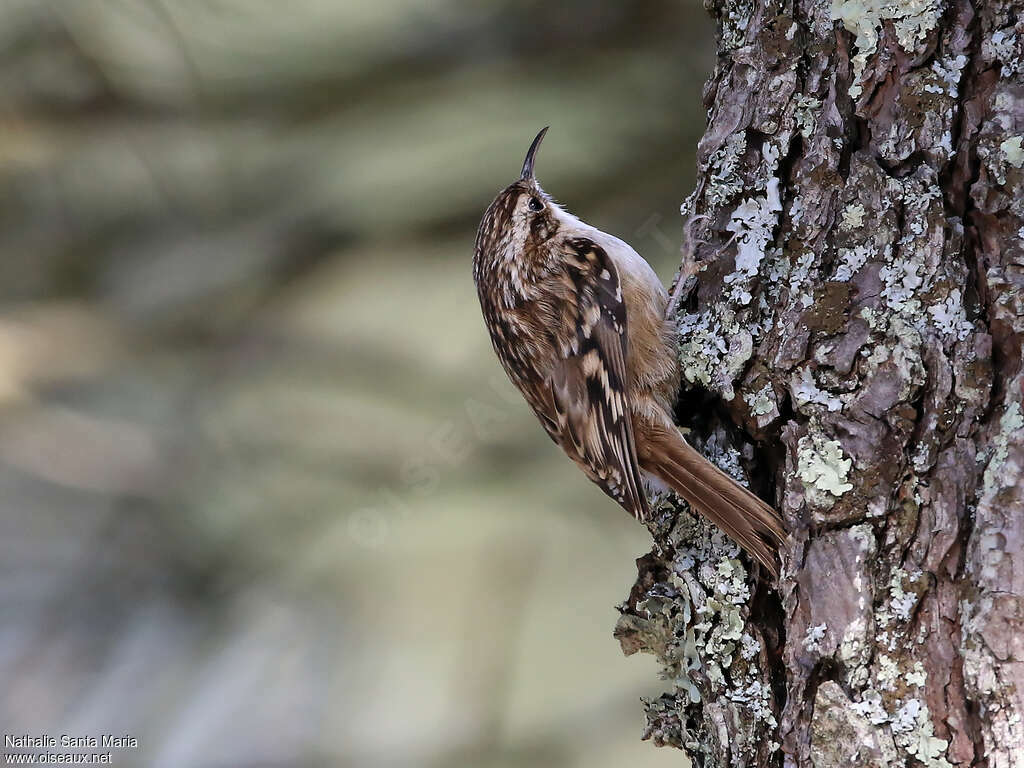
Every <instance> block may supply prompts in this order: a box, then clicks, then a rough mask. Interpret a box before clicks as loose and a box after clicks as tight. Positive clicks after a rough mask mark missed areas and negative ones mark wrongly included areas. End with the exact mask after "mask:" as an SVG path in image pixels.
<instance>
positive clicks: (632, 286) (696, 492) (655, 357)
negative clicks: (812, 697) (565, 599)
mask: <svg viewBox="0 0 1024 768" xmlns="http://www.w3.org/2000/svg"><path fill="white" fill-rule="evenodd" d="M546 132H547V128H545V129H544V130H542V131H541V132H540V133H539V134H537V138H535V139H534V140H533V144H531V145H530V149H529V151H528V152H527V153H526V160H525V162H524V163H523V171H522V175H521V176H520V177H519V179H517V180H516V181H515V182H513V183H512V184H510V185H509V186H508V187H506V188H505V189H504V190H503V191H502V192H501V193H500V194H499V195H498V196H497V197H496V198H495V199H494V202H492V203H491V205H490V206H489V207H488V208H487V211H486V213H484V217H483V220H482V221H481V222H480V229H479V230H478V232H477V237H476V250H475V253H474V257H473V278H474V280H475V282H476V287H477V293H478V294H479V296H480V306H481V308H482V309H483V315H484V322H485V323H486V324H487V330H488V331H489V332H490V335H491V342H492V343H493V345H494V351H495V352H496V353H497V355H498V359H499V360H500V361H501V364H502V366H503V367H504V368H505V371H506V373H508V375H509V378H510V379H511V380H512V383H513V384H515V385H516V387H517V388H518V389H519V391H520V392H522V394H523V397H525V398H526V402H527V403H529V405H530V407H531V408H532V409H533V411H534V413H536V414H537V417H538V418H539V419H540V423H541V424H542V425H543V427H544V429H545V430H546V431H547V433H548V435H549V436H550V437H551V439H552V440H554V441H555V443H557V444H558V445H559V446H561V448H562V450H564V451H565V452H566V454H568V456H569V458H571V459H572V460H573V461H575V462H576V463H577V464H578V465H579V466H580V468H581V469H582V470H583V471H584V472H585V473H586V474H587V477H589V478H590V479H591V480H593V481H594V482H595V483H597V485H598V486H599V487H600V488H601V490H603V491H604V492H605V493H606V494H608V495H609V496H611V497H612V498H613V499H615V501H617V502H618V503H619V504H621V505H622V506H623V507H624V508H625V509H626V511H628V512H629V513H630V514H632V515H633V516H635V517H637V518H638V519H639V520H641V521H646V520H647V518H648V516H649V514H650V507H649V505H648V500H647V495H646V493H645V487H644V479H646V480H647V481H648V482H649V483H650V484H652V485H654V486H658V485H660V484H664V485H667V486H669V487H670V488H672V489H673V490H674V491H675V492H676V493H677V494H679V495H680V496H681V497H682V498H684V499H686V501H688V502H689V503H690V505H691V506H692V507H694V508H695V509H696V510H698V511H699V512H700V513H702V514H703V515H705V516H706V517H707V518H708V519H709V520H711V521H712V522H713V523H714V524H715V525H717V526H718V527H719V528H721V529H722V530H723V531H725V532H726V533H727V534H729V536H731V537H732V538H733V539H734V540H735V541H736V542H737V543H738V544H740V545H741V546H742V547H743V548H744V549H745V550H746V551H747V552H748V553H750V554H751V555H752V556H753V557H755V558H757V560H758V562H760V563H761V564H762V565H763V566H764V567H765V568H767V569H768V571H769V572H771V574H772V575H773V576H774V577H777V576H778V566H777V564H776V561H775V552H776V551H777V549H778V547H779V545H780V544H781V543H782V541H783V539H784V537H785V531H784V529H783V525H782V520H781V518H780V517H779V515H778V513H776V512H775V510H774V509H772V508H771V507H770V506H768V505H767V504H765V503H764V502H763V501H762V500H761V499H759V498H757V496H755V495H754V494H753V493H751V492H750V491H748V490H747V489H746V488H743V487H742V486H740V485H738V484H737V483H736V482H734V481H733V480H732V479H731V478H730V477H729V476H727V475H726V474H725V473H724V472H722V471H721V470H719V469H718V468H717V467H716V466H714V465H713V464H712V463H711V462H709V461H708V460H707V459H705V458H704V457H703V456H702V455H701V454H700V453H698V452H697V451H696V450H695V449H694V448H692V447H690V445H689V444H687V442H686V441H685V440H684V439H683V437H682V435H681V434H680V432H679V430H678V429H677V428H676V426H675V424H674V423H673V420H672V416H671V413H672V407H673V404H674V402H675V398H676V395H677V392H678V389H679V367H678V364H677V362H676V353H675V349H676V332H675V330H674V328H673V325H672V323H671V322H670V320H669V319H668V318H666V317H665V310H666V306H667V304H668V295H667V293H666V291H665V287H664V286H663V285H662V284H661V281H660V280H659V279H658V276H657V275H656V274H655V273H654V270H653V269H651V266H650V264H648V263H647V262H646V261H644V259H643V258H641V257H640V255H639V254H637V252H636V251H634V250H633V249H632V248H630V247H629V246H628V245H627V244H626V243H624V242H623V241H622V240H619V239H618V238H617V237H613V236H612V235H608V234H605V233H604V232H602V231H600V230H598V229H595V228H594V227H592V226H590V225H589V224H586V223H584V222H582V221H580V220H579V219H578V218H576V217H575V216H573V215H572V214H571V213H569V212H568V211H566V210H565V209H563V208H562V207H560V206H559V205H557V204H555V203H554V202H553V201H552V199H551V197H550V196H549V195H548V194H547V193H546V192H544V190H543V189H541V187H540V184H539V183H538V182H537V179H536V177H535V176H534V173H533V165H534V160H535V159H536V155H537V149H538V147H539V146H540V143H541V140H542V139H543V138H544V134H545V133H546Z"/></svg>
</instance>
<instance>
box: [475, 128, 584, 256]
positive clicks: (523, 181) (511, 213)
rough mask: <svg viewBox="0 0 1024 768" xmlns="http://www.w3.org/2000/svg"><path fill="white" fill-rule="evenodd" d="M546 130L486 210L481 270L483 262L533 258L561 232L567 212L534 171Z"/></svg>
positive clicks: (480, 240)
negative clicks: (533, 254)
mask: <svg viewBox="0 0 1024 768" xmlns="http://www.w3.org/2000/svg"><path fill="white" fill-rule="evenodd" d="M547 131H548V129H547V128H544V129H543V130H541V132H540V133H538V134H537V137H536V138H535V139H534V140H533V143H532V144H530V148H529V149H528V150H527V152H526V159H525V160H524V161H523V170H522V172H521V173H520V175H519V178H518V179H516V180H515V181H514V182H512V183H511V184H509V185H508V186H507V187H505V189H503V190H502V191H501V192H499V193H498V196H497V197H495V198H494V201H493V202H492V203H491V204H490V206H488V208H487V211H486V212H485V213H484V217H483V219H482V220H481V222H480V228H479V229H478V230H477V237H476V254H475V258H474V262H475V263H476V269H477V270H478V271H479V269H480V265H481V263H484V264H486V263H487V262H491V261H503V260H512V259H515V260H522V259H524V258H530V254H532V253H533V252H536V251H538V250H543V246H544V244H545V243H546V242H547V241H548V240H550V239H551V238H552V237H553V236H554V234H555V233H556V232H557V231H558V228H559V223H560V221H561V218H563V217H564V216H565V213H564V211H562V209H561V208H559V206H558V205H557V204H556V203H555V202H554V201H553V200H552V199H551V196H550V195H548V194H547V193H546V192H545V191H544V190H543V189H542V188H541V186H540V182H538V181H537V177H536V175H535V174H534V163H535V162H536V159H537V150H538V149H539V148H540V143H541V141H543V139H544V134H546V133H547Z"/></svg>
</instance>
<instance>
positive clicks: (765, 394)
mask: <svg viewBox="0 0 1024 768" xmlns="http://www.w3.org/2000/svg"><path fill="white" fill-rule="evenodd" d="M743 400H744V402H746V404H747V405H748V406H750V412H751V413H752V414H754V415H755V416H764V415H765V414H768V413H771V412H772V411H773V410H775V401H774V400H773V399H772V388H771V385H769V384H765V385H764V386H763V387H762V388H761V389H759V390H758V391H757V392H748V393H746V394H745V395H743Z"/></svg>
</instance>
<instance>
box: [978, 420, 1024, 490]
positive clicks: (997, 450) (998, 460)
mask: <svg viewBox="0 0 1024 768" xmlns="http://www.w3.org/2000/svg"><path fill="white" fill-rule="evenodd" d="M1022 428H1024V414H1022V413H1021V406H1020V403H1019V402H1017V401H1013V402H1011V403H1010V404H1009V405H1007V406H1006V409H1005V410H1004V411H1003V415H1002V416H1001V417H1000V419H999V432H997V433H996V436H995V438H994V439H993V441H992V458H991V459H989V462H988V466H987V467H986V468H985V474H984V477H983V489H984V490H983V493H986V494H988V493H992V492H994V491H996V490H998V489H999V488H1000V487H1001V485H1002V484H1001V483H1000V482H999V478H1000V477H1001V475H1002V468H1003V464H1004V463H1005V462H1006V459H1007V457H1008V456H1009V452H1010V440H1011V438H1013V437H1016V436H1019V435H1020V430H1021V429H1022Z"/></svg>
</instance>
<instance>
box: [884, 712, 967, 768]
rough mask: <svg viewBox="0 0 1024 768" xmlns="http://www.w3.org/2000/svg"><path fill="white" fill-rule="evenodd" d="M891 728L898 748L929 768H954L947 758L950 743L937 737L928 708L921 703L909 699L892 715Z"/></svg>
mask: <svg viewBox="0 0 1024 768" xmlns="http://www.w3.org/2000/svg"><path fill="white" fill-rule="evenodd" d="M889 727H890V728H891V729H892V732H893V736H894V737H895V739H896V744H897V745H898V746H900V747H903V748H904V749H905V750H906V751H907V752H908V753H909V754H911V755H913V756H914V757H916V758H917V759H918V760H919V761H921V762H922V763H923V764H924V765H925V766H926V768H952V766H951V765H950V763H949V761H948V760H946V757H945V754H946V747H948V746H949V742H948V741H946V740H945V739H940V738H938V737H936V735H935V727H934V725H932V718H931V713H930V712H929V711H928V705H927V704H925V703H924V702H922V701H921V700H920V699H916V698H911V699H908V700H907V701H906V702H905V703H904V704H903V706H901V707H900V708H899V709H898V710H897V711H896V713H895V714H894V715H893V717H892V721H891V722H890V725H889Z"/></svg>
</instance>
